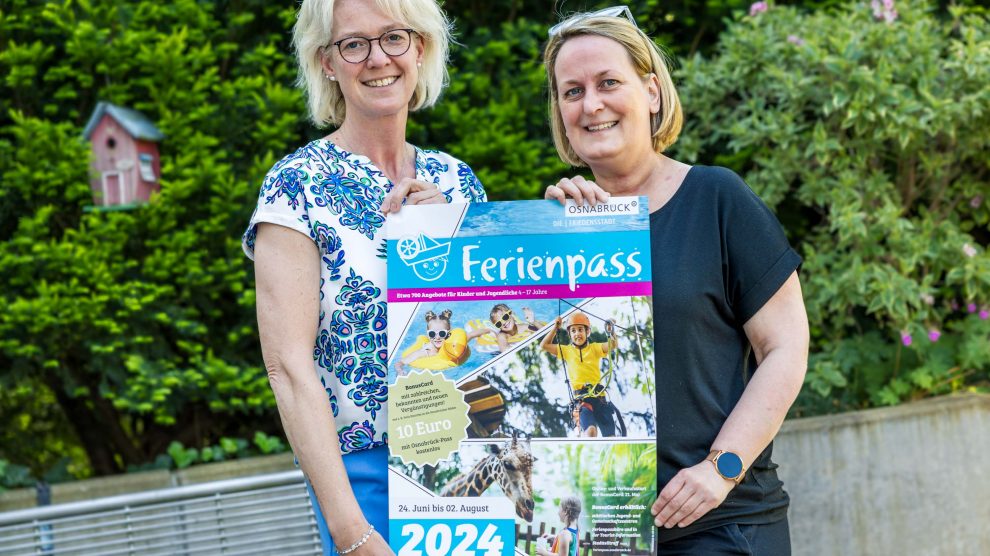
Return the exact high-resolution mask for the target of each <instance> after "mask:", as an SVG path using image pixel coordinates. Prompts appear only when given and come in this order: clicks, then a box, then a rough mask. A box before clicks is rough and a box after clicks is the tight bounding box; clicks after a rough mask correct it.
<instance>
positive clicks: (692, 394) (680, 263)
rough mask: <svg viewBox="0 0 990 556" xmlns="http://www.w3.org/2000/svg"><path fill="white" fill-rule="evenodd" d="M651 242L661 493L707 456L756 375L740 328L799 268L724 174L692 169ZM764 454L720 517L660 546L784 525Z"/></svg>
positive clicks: (778, 234) (776, 483)
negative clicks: (733, 527) (725, 527)
mask: <svg viewBox="0 0 990 556" xmlns="http://www.w3.org/2000/svg"><path fill="white" fill-rule="evenodd" d="M650 234H651V242H652V249H653V307H654V312H653V317H654V326H655V328H654V334H655V348H656V349H655V357H656V384H657V420H658V430H657V443H658V452H659V462H658V463H659V464H658V467H657V474H658V481H659V482H658V488H660V489H662V488H663V487H664V485H666V483H667V482H668V481H670V480H671V479H672V478H673V476H674V475H675V474H676V473H677V472H678V471H679V470H681V469H683V468H686V467H690V466H692V465H695V464H697V463H698V462H700V461H703V460H704V458H705V457H706V456H707V455H708V452H709V449H710V448H711V444H712V442H713V441H714V440H715V437H716V436H717V435H718V433H719V430H720V429H721V428H722V424H723V423H724V422H725V420H726V419H727V418H728V416H729V413H730V412H731V411H732V409H733V408H734V407H735V405H736V403H737V402H738V401H739V398H740V397H741V396H742V393H743V389H744V388H745V387H746V383H747V382H748V380H749V377H750V375H751V374H752V373H753V372H754V371H755V370H756V362H755V359H754V356H753V353H752V349H751V348H750V344H749V341H748V339H747V338H746V334H745V332H744V331H743V324H745V323H746V321H748V320H749V319H750V317H752V316H753V315H754V314H756V313H757V312H758V311H759V310H760V308H762V307H763V305H764V304H765V303H766V302H767V301H768V300H769V299H770V298H771V297H772V296H773V294H774V293H776V292H777V290H778V289H779V288H780V287H781V286H782V285H783V283H784V281H785V280H787V278H788V277H789V276H790V275H791V273H792V272H794V270H795V269H797V267H798V265H799V264H800V263H801V258H800V257H799V256H798V254H797V253H796V252H795V251H794V250H793V249H792V248H791V246H790V245H789V244H788V241H787V238H786V237H785V236H784V231H783V229H782V228H781V226H780V222H779V221H778V220H777V218H776V216H775V215H774V214H773V212H771V211H770V209H769V208H768V207H767V206H766V205H765V204H764V203H763V201H761V200H760V198H759V197H758V196H757V195H756V194H755V193H753V191H752V190H751V189H750V188H749V186H747V185H746V183H745V182H743V180H742V179H741V178H740V177H739V176H738V175H736V174H735V173H734V172H732V171H731V170H728V169H726V168H718V167H708V166H694V167H692V168H691V170H690V171H689V172H688V174H687V176H686V177H685V178H684V181H683V183H682V184H681V186H680V188H679V189H678V190H677V192H676V193H675V194H674V196H673V197H671V199H670V200H669V201H668V202H667V204H665V205H664V206H663V207H661V208H660V209H659V210H657V211H655V212H653V213H652V214H651V215H650ZM757 372H758V371H757ZM772 448H773V445H772V444H771V445H770V446H768V447H767V449H766V450H765V451H764V452H763V453H762V454H760V456H759V457H758V458H757V459H756V461H755V462H752V463H751V464H750V466H749V472H747V474H746V478H745V480H744V481H743V482H742V483H741V484H740V485H738V486H737V487H735V488H734V489H733V490H732V492H731V493H730V494H729V496H728V498H726V500H725V502H723V504H722V505H721V506H720V507H718V508H716V509H715V510H713V511H711V512H709V513H708V514H707V515H706V516H704V517H703V518H702V519H700V520H699V521H698V522H696V523H694V524H692V525H691V526H689V527H686V528H684V529H678V528H674V529H669V530H668V529H661V530H660V533H659V536H660V540H661V542H662V541H663V540H667V539H672V538H676V537H679V536H682V535H685V534H688V533H690V532H692V531H697V530H701V529H705V528H708V527H713V526H717V525H721V524H724V523H728V522H735V523H747V524H751V523H772V522H774V521H777V520H779V519H781V518H783V517H784V516H785V515H786V512H787V505H788V498H787V494H786V493H785V492H784V491H783V488H782V486H783V485H782V483H781V482H780V480H779V479H778V478H777V473H776V471H775V468H776V465H775V464H774V463H773V462H772V461H771V459H770V456H771V452H772ZM747 463H749V462H747Z"/></svg>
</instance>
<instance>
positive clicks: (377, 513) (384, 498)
mask: <svg viewBox="0 0 990 556" xmlns="http://www.w3.org/2000/svg"><path fill="white" fill-rule="evenodd" d="M344 468H345V469H346V470H347V478H348V479H350V481H351V489H352V490H353V491H354V496H355V497H357V501H358V505H360V506H361V511H363V512H364V517H365V519H367V520H368V523H371V524H372V525H374V526H375V531H377V532H378V533H379V534H381V536H382V537H384V538H385V541H386V542H388V447H387V446H381V447H379V448H372V449H371V450H361V451H359V452H353V453H350V454H345V455H344ZM306 490H307V491H308V492H309V500H310V502H312V503H313V513H314V514H316V527H317V528H318V529H319V530H320V541H321V542H322V543H323V554H324V555H325V556H336V555H337V549H336V548H335V547H334V543H333V538H331V537H330V529H329V528H328V527H327V520H326V518H325V517H324V513H323V511H322V510H321V509H320V503H319V502H317V500H316V494H315V493H314V492H313V487H312V486H311V485H310V484H309V481H308V480H307V481H306ZM331 511H332V510H331ZM359 538H360V537H359ZM356 540H358V539H353V540H348V542H349V543H350V542H354V541H356ZM344 548H347V547H346V546H345V547H344Z"/></svg>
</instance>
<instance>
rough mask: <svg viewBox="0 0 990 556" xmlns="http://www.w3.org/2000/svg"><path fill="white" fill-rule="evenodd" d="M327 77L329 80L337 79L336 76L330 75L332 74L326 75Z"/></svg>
mask: <svg viewBox="0 0 990 556" xmlns="http://www.w3.org/2000/svg"><path fill="white" fill-rule="evenodd" d="M327 79H329V80H330V81H336V80H337V78H336V77H334V76H332V75H328V76H327Z"/></svg>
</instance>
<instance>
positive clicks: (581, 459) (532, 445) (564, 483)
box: [389, 437, 656, 556]
mask: <svg viewBox="0 0 990 556" xmlns="http://www.w3.org/2000/svg"><path fill="white" fill-rule="evenodd" d="M655 452H656V444H655V443H654V442H652V441H618V440H599V441H596V442H578V441H566V442H560V441H553V440H547V439H542V440H541V439H525V438H519V437H517V438H508V439H500V440H499V441H498V442H493V441H487V442H479V441H469V442H465V443H463V444H462V445H461V449H460V450H458V453H457V456H456V457H455V458H452V459H451V460H449V461H446V462H443V463H441V464H439V465H437V466H424V467H422V468H419V467H416V466H408V465H403V464H402V463H401V462H400V461H399V460H397V459H394V458H393V459H392V461H391V463H390V466H391V473H390V483H389V489H390V497H391V496H393V495H394V496H397V497H400V498H406V499H409V500H420V502H419V504H420V505H421V506H422V508H423V509H424V510H425V509H428V508H430V507H437V508H444V509H450V510H451V513H452V515H455V516H456V514H457V513H458V512H462V510H463V509H470V508H486V510H487V511H489V512H491V511H493V509H494V508H497V509H498V513H501V514H502V515H501V516H500V517H501V518H502V519H503V521H504V519H505V515H504V513H505V512H511V519H512V521H513V523H512V528H513V531H514V534H513V536H514V537H515V541H514V543H515V544H514V546H513V547H512V551H511V552H509V553H511V554H516V555H520V554H525V555H533V556H535V555H537V554H540V552H538V548H540V547H542V548H544V549H545V550H546V549H548V547H549V546H551V545H552V544H553V541H554V538H555V536H556V535H557V534H572V533H573V534H574V537H573V538H576V539H577V542H578V546H579V547H580V549H581V550H580V551H579V552H578V553H579V554H584V553H585V552H584V549H585V548H589V549H590V551H589V552H588V553H590V554H625V555H638V556H645V555H649V554H655V551H654V550H653V548H652V547H653V546H654V537H653V531H654V529H653V526H652V519H651V517H650V514H649V511H648V508H649V506H650V504H652V502H653V500H654V498H655V496H656V459H655ZM424 497H428V498H427V499H428V500H429V502H426V503H424V502H422V500H423V499H424Z"/></svg>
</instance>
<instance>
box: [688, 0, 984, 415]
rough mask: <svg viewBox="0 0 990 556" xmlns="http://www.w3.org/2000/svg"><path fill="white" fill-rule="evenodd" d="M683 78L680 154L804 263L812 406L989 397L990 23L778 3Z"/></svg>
mask: <svg viewBox="0 0 990 556" xmlns="http://www.w3.org/2000/svg"><path fill="white" fill-rule="evenodd" d="M885 6H886V7H885ZM679 75H680V78H681V79H682V80H683V85H682V86H681V94H682V100H683V102H684V104H685V107H686V111H687V114H688V117H687V122H688V124H687V129H686V131H685V134H684V137H683V138H682V140H681V141H680V142H679V143H678V145H677V150H678V153H679V155H680V156H682V157H683V158H685V159H687V160H689V161H698V160H716V161H720V162H721V163H723V164H726V165H728V166H731V167H734V168H735V169H737V170H739V171H740V172H741V173H742V174H743V176H744V177H745V179H746V180H747V182H748V183H749V184H750V185H751V186H752V187H753V188H754V189H755V190H756V191H757V192H758V193H759V194H760V195H761V196H762V197H763V198H764V199H765V200H766V201H767V202H768V203H769V204H770V205H771V206H773V207H776V210H777V212H778V214H779V215H780V217H781V220H782V221H783V223H784V225H785V228H787V229H788V231H789V232H790V234H791V237H792V239H793V241H794V243H795V244H797V245H798V246H799V249H800V250H801V251H802V254H803V256H804V259H805V262H804V265H803V268H802V271H801V274H802V280H803V286H804V292H805V299H806V301H807V306H808V312H809V315H810V318H811V325H812V336H813V338H812V341H813V345H812V356H811V360H810V368H809V372H808V378H807V384H808V386H809V388H806V389H805V391H804V392H803V394H802V397H801V398H800V400H799V404H798V406H797V412H798V413H808V412H820V411H835V410H837V409H839V410H841V409H848V408H859V407H865V406H869V405H889V404H896V403H898V402H900V401H903V400H909V399H914V398H917V397H921V396H927V395H931V394H939V393H946V392H952V391H956V390H961V389H966V388H970V387H979V388H982V389H986V388H987V384H988V379H990V374H988V371H990V342H988V341H987V340H988V336H990V321H988V320H987V308H988V307H987V304H988V303H990V295H988V294H987V292H988V291H990V256H988V254H987V250H986V246H987V244H988V243H990V232H988V227H987V224H988V220H990V188H988V187H987V182H988V172H990V158H988V157H987V152H988V151H990V149H988V146H990V133H988V132H987V130H988V129H990V25H988V20H987V17H986V15H984V14H982V13H979V12H976V11H971V10H967V9H964V8H960V7H954V8H951V9H950V17H948V18H938V17H936V16H935V15H934V14H933V12H932V8H931V6H930V5H929V4H927V3H926V2H922V1H909V2H900V1H898V2H897V3H896V5H893V4H890V5H888V4H884V3H881V2H879V1H878V2H874V3H873V5H872V6H871V5H870V4H869V3H865V2H856V3H850V4H848V5H847V6H846V7H843V8H842V9H839V10H836V11H828V12H819V13H814V14H804V13H801V12H799V11H798V10H796V9H792V8H780V7H772V6H771V7H770V9H769V10H767V11H766V12H763V13H757V14H755V15H754V16H747V17H744V18H742V19H741V20H740V21H738V22H736V23H735V24H734V25H732V26H730V28H729V29H728V31H727V32H725V33H724V34H723V35H722V36H721V37H720V41H719V44H718V47H717V49H716V53H715V54H714V56H713V57H712V58H711V59H703V58H701V57H700V56H699V57H695V58H694V59H692V60H690V61H688V62H687V63H685V64H684V66H683V69H682V71H680V73H679Z"/></svg>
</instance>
